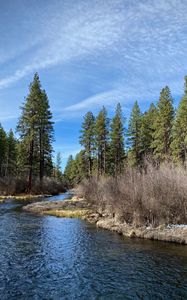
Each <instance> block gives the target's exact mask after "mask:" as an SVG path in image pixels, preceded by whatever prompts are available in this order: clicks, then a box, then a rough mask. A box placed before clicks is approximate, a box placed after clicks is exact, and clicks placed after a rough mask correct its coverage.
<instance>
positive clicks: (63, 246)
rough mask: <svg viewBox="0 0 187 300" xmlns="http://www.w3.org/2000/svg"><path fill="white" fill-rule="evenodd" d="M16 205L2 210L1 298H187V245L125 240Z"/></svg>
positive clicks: (0, 235) (82, 223)
mask: <svg viewBox="0 0 187 300" xmlns="http://www.w3.org/2000/svg"><path fill="white" fill-rule="evenodd" d="M56 200H57V199H56ZM18 206H20V202H19V203H17V202H16V201H15V202H14V201H10V202H8V203H6V204H3V205H2V206H0V299H186V298H187V247H186V246H181V245H175V244H167V243H161V242H156V241H155V242H153V241H144V240H138V239H127V238H125V239H124V238H123V237H121V236H119V235H117V234H115V233H112V232H107V231H104V230H98V229H96V228H95V226H93V225H90V224H88V223H86V222H83V221H81V220H78V219H60V218H55V217H50V216H47V217H41V216H35V215H32V214H28V213H24V212H21V211H20V210H19V209H16V208H18Z"/></svg>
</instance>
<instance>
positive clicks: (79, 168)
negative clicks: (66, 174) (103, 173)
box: [75, 150, 88, 184]
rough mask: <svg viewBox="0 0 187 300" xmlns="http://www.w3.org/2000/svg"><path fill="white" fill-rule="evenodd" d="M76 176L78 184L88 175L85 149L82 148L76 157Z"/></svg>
mask: <svg viewBox="0 0 187 300" xmlns="http://www.w3.org/2000/svg"><path fill="white" fill-rule="evenodd" d="M75 176H76V178H75V182H76V184H78V183H80V182H81V181H82V180H83V179H84V178H87V177H88V170H87V169H86V158H85V152H84V151H83V150H81V151H80V152H79V153H78V154H77V155H76V157H75Z"/></svg>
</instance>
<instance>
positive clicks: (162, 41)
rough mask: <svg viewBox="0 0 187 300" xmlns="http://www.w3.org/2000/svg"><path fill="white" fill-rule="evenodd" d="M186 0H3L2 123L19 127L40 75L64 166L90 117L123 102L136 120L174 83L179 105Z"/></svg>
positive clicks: (185, 61)
mask: <svg viewBox="0 0 187 300" xmlns="http://www.w3.org/2000/svg"><path fill="white" fill-rule="evenodd" d="M186 11H187V1H186V0H40V1H38V0H29V1H28V0H6V1H5V0H0V122H1V124H2V125H3V127H4V128H5V129H6V130H9V129H10V128H13V129H14V128H15V126H16V123H17V120H18V117H19V115H20V106H21V105H22V103H23V101H24V99H25V97H26V96H27V94H28V86H29V83H30V82H31V81H32V80H33V76H34V73H35V72H38V73H39V76H40V80H41V83H42V87H43V88H45V90H46V91H47V94H48V97H49V101H50V105H51V110H52V112H53V119H54V121H55V142H54V150H55V153H57V152H61V154H62V158H63V167H64V165H65V163H66V160H67V157H68V156H69V155H70V154H73V155H75V154H76V153H77V152H78V151H79V150H80V145H79V142H78V139H79V136H80V127H81V123H82V120H83V115H85V113H86V112H87V111H90V110H91V111H92V112H93V113H95V114H97V113H98V111H99V110H100V109H101V108H102V106H103V105H104V106H105V107H106V108H107V109H108V112H109V116H112V114H113V113H114V111H115V106H116V104H117V103H118V102H120V103H121V105H122V108H123V113H124V116H125V117H127V118H128V117H129V114H130V111H131V109H132V106H133V104H134V102H135V100H137V101H138V103H139V105H140V107H141V109H142V111H144V110H146V109H147V108H148V106H149V104H150V102H155V103H156V102H157V101H158V99H159V93H160V90H161V89H162V88H163V87H164V86H165V85H168V86H169V87H170V89H171V93H172V96H173V98H174V104H175V105H177V104H178V101H179V99H180V97H181V96H182V94H183V86H184V83H183V78H184V76H185V75H187V56H186V49H187V18H186Z"/></svg>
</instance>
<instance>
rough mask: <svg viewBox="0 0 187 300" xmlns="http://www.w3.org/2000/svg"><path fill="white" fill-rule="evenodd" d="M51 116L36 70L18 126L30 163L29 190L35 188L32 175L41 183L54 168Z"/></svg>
mask: <svg viewBox="0 0 187 300" xmlns="http://www.w3.org/2000/svg"><path fill="white" fill-rule="evenodd" d="M51 118H52V114H51V112H50V108H49V102H48V98H47V95H46V92H45V91H44V90H42V88H41V83H40V80H39V76H38V74H37V73H36V74H35V75H34V80H33V82H32V83H31V84H30V88H29V94H28V96H27V98H26V101H25V103H24V105H23V107H22V114H21V117H20V119H19V123H18V126H17V130H18V132H19V133H20V140H21V143H22V145H23V147H22V149H23V150H24V158H25V165H27V166H28V190H31V188H32V181H33V176H36V177H39V178H40V181H41V183H42V179H43V176H44V175H48V173H49V169H51V170H52V159H51V153H52V140H53V123H52V121H51Z"/></svg>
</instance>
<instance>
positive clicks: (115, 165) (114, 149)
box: [110, 103, 125, 177]
mask: <svg viewBox="0 0 187 300" xmlns="http://www.w3.org/2000/svg"><path fill="white" fill-rule="evenodd" d="M123 124H124V120H123V115H122V109H121V105H120V103H118V104H117V107H116V113H115V116H114V117H113V119H112V121H111V130H110V153H111V157H110V159H111V173H112V174H113V175H114V176H115V177H116V176H118V175H119V174H120V173H121V172H122V170H123V166H124V158H125V149H124V125H123Z"/></svg>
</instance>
